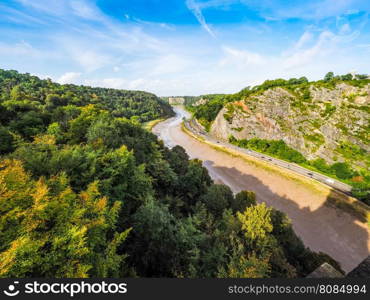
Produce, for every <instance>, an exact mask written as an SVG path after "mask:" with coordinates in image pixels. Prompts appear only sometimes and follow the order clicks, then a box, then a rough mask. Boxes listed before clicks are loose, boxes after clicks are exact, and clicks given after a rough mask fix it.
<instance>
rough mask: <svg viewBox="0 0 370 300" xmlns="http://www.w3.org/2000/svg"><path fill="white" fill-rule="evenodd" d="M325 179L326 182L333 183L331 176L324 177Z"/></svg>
mask: <svg viewBox="0 0 370 300" xmlns="http://www.w3.org/2000/svg"><path fill="white" fill-rule="evenodd" d="M325 181H326V182H327V183H331V184H333V183H334V180H333V179H331V178H326V179H325Z"/></svg>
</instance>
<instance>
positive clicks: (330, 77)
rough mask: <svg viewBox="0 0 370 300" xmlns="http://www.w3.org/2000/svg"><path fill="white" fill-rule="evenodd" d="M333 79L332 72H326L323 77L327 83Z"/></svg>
mask: <svg viewBox="0 0 370 300" xmlns="http://www.w3.org/2000/svg"><path fill="white" fill-rule="evenodd" d="M333 79H334V73H333V72H328V73H326V75H325V77H324V81H326V82H329V81H331V80H333Z"/></svg>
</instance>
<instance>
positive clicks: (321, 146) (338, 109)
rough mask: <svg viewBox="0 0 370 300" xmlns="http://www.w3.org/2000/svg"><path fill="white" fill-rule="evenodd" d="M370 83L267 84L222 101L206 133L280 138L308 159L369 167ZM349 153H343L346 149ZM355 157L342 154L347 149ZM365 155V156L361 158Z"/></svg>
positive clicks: (226, 137) (222, 137)
mask: <svg viewBox="0 0 370 300" xmlns="http://www.w3.org/2000/svg"><path fill="white" fill-rule="evenodd" d="M369 106H370V84H367V85H365V86H364V87H355V86H352V85H348V84H346V83H340V84H337V85H336V86H335V87H333V88H330V89H329V88H325V87H319V86H315V85H309V86H308V87H306V88H305V89H300V88H295V89H287V88H282V87H276V88H270V89H268V90H266V91H264V92H261V93H259V94H257V95H252V96H250V97H247V98H246V99H242V100H240V101H236V102H230V103H228V104H226V105H225V106H224V107H223V108H222V110H221V111H220V112H219V113H218V115H217V117H216V119H215V120H214V122H213V124H212V126H211V130H210V132H211V134H212V135H214V136H216V137H217V138H220V139H223V140H227V139H228V138H229V136H230V135H233V136H234V137H235V138H237V139H251V138H260V139H269V140H283V141H285V143H286V144H287V145H289V146H290V147H292V148H294V149H296V150H298V151H299V152H301V153H302V154H304V155H305V156H306V158H308V159H315V158H324V159H325V160H326V161H327V162H330V163H332V162H335V161H345V160H347V159H350V160H351V162H352V164H355V165H358V166H360V167H365V168H366V167H369V166H368V163H369V151H370V143H369V134H370V127H369V120H370V118H369V115H370V114H369V108H370V107H369ZM348 147H349V148H351V151H346V148H348ZM349 152H350V153H357V152H358V155H359V157H358V159H357V158H356V157H353V155H352V157H346V155H347V153H349ZM364 157H365V158H366V157H367V158H366V159H364Z"/></svg>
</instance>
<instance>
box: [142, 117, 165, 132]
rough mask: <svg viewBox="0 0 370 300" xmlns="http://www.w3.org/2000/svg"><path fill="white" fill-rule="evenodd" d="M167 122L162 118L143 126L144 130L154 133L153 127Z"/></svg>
mask: <svg viewBox="0 0 370 300" xmlns="http://www.w3.org/2000/svg"><path fill="white" fill-rule="evenodd" d="M164 120H166V119H165V118H161V119H155V120H152V121H148V122H145V123H144V124H143V128H144V129H146V130H148V131H152V129H153V127H154V126H155V125H157V124H158V123H160V122H162V121H164Z"/></svg>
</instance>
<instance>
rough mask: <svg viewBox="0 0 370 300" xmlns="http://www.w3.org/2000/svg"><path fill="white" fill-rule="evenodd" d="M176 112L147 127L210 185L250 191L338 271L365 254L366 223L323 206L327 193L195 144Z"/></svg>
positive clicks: (369, 240) (369, 233) (369, 246)
mask: <svg viewBox="0 0 370 300" xmlns="http://www.w3.org/2000/svg"><path fill="white" fill-rule="evenodd" d="M176 110H177V113H178V115H177V116H176V117H175V118H172V119H169V120H167V121H165V122H162V123H159V124H158V125H156V126H155V127H154V128H153V132H154V133H155V134H157V135H158V136H159V137H160V138H161V139H162V140H163V141H164V142H165V143H166V145H168V146H170V147H173V146H175V145H180V146H182V147H183V148H185V150H186V152H187V153H188V155H189V156H190V157H191V158H199V159H201V160H203V162H204V166H205V167H206V168H207V169H208V171H209V173H210V175H211V176H212V178H213V179H214V180H215V181H216V182H219V183H224V184H227V185H228V186H230V188H231V189H232V190H233V191H234V192H239V191H241V190H251V191H254V192H255V193H256V196H257V200H258V201H263V202H266V204H268V205H271V206H273V207H275V208H276V209H279V210H281V211H283V212H285V213H286V214H287V215H288V216H289V218H290V219H291V220H292V223H293V227H294V230H295V232H296V233H297V234H298V235H299V236H300V237H301V238H302V240H303V242H304V243H305V245H306V246H308V247H310V248H311V249H312V250H315V251H322V252H325V253H327V254H329V255H330V256H332V257H333V258H334V259H336V260H337V261H338V262H339V263H340V264H341V266H342V268H343V270H344V271H346V272H349V271H351V270H352V269H353V268H355V267H356V266H357V265H358V264H359V263H360V262H361V261H362V260H363V259H365V258H366V257H367V256H368V255H369V254H370V230H369V228H368V227H367V225H366V224H364V223H361V222H360V221H358V220H357V219H356V218H355V217H353V216H351V215H349V214H348V213H346V212H343V211H341V210H339V209H337V208H333V207H329V206H327V205H325V202H326V199H327V195H324V194H322V193H319V192H316V191H314V190H312V189H310V188H309V186H305V185H302V184H300V183H299V182H297V181H294V180H290V179H289V178H287V177H284V176H281V175H279V174H278V173H275V172H270V171H268V170H266V169H264V168H261V167H258V166H256V165H253V164H248V163H247V162H246V161H244V160H243V159H242V158H238V157H232V156H230V155H228V154H226V153H223V152H220V151H216V150H215V149H213V148H212V147H210V146H208V145H206V144H204V143H201V142H199V141H197V140H196V139H194V138H192V137H190V136H189V135H187V134H186V133H184V132H183V131H182V130H181V121H182V117H183V116H185V115H187V113H186V112H184V111H183V110H181V109H176Z"/></svg>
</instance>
